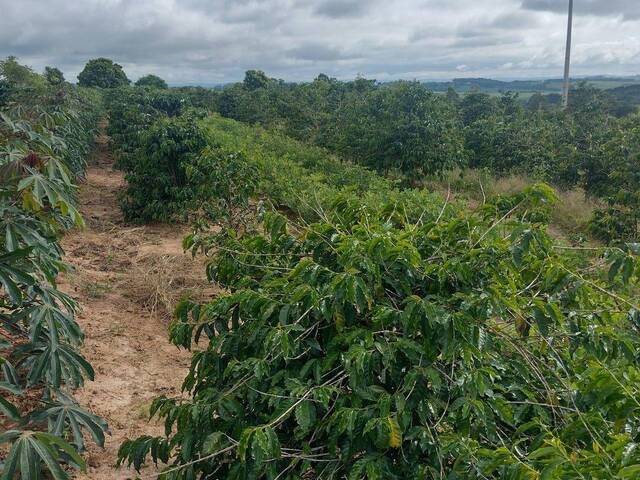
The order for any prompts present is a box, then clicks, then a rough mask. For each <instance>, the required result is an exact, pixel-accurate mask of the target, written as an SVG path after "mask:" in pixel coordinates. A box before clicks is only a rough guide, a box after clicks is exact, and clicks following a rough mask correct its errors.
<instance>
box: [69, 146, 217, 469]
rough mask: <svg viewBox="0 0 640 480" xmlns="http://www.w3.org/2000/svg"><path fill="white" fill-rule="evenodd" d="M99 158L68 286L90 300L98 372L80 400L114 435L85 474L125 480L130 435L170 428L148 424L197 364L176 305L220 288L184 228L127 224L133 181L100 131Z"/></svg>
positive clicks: (84, 319) (84, 317)
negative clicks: (170, 332) (192, 252)
mask: <svg viewBox="0 0 640 480" xmlns="http://www.w3.org/2000/svg"><path fill="white" fill-rule="evenodd" d="M91 163H92V164H91V165H90V167H89V169H88V171H87V180H86V183H84V184H83V185H82V186H81V192H80V203H81V212H82V214H83V216H84V219H85V221H86V223H87V228H86V229H85V230H82V231H76V232H72V233H70V234H68V235H67V236H66V237H65V238H64V241H63V247H64V249H65V251H66V260H67V261H68V262H69V263H70V264H71V265H73V267H74V271H73V272H72V273H68V274H66V275H65V276H64V278H62V280H61V287H62V289H63V290H65V291H67V292H68V293H71V294H72V295H73V296H74V297H75V298H76V299H77V300H78V302H79V304H80V306H81V311H80V313H79V315H78V321H79V323H80V325H81V326H82V328H83V330H84V332H85V335H86V341H85V345H84V347H83V354H84V355H85V356H86V358H87V359H88V360H89V361H90V362H91V364H92V365H93V367H94V369H95V371H96V379H95V381H94V382H88V383H87V384H86V386H85V387H84V388H82V389H80V390H78V391H77V392H76V396H77V399H78V401H79V402H80V403H81V404H82V405H84V406H86V407H88V408H89V409H90V410H91V411H92V412H94V413H96V414H98V415H101V416H102V417H104V418H105V419H106V420H107V421H108V422H109V427H110V429H111V433H112V434H111V436H108V437H107V441H106V445H105V449H104V450H101V449H99V448H98V447H96V446H92V447H90V448H89V452H88V453H87V455H86V458H87V460H88V464H89V469H88V472H87V474H86V475H78V476H77V477H76V478H77V479H78V480H80V479H82V480H88V479H90V480H124V479H127V478H131V477H132V476H134V474H133V472H131V471H127V470H126V469H121V470H114V464H115V461H116V454H117V451H118V448H119V446H120V444H121V442H122V441H123V440H124V439H125V438H132V437H136V436H139V435H143V434H145V435H161V434H162V432H163V428H162V426H161V425H159V424H158V423H156V422H153V423H149V422H148V421H147V415H148V409H149V405H150V403H151V401H152V400H153V399H154V398H155V397H157V396H159V395H162V394H165V395H169V396H171V395H173V396H175V395H180V385H181V382H182V380H183V378H184V376H185V373H186V371H187V368H188V365H189V360H190V354H189V353H188V352H184V351H179V350H178V349H177V348H176V347H174V346H172V345H171V344H170V343H169V341H168V339H167V325H168V322H169V319H170V314H169V313H168V312H169V311H170V310H171V309H172V308H173V305H174V304H175V302H176V301H177V300H178V299H179V298H180V297H181V296H182V295H184V294H185V293H193V294H197V295H204V294H210V293H211V292H207V291H206V288H207V286H206V283H205V279H204V266H203V264H202V261H201V260H192V259H191V257H190V256H189V255H184V254H183V253H182V248H181V241H182V238H183V236H184V233H185V231H184V230H183V229H182V228H179V227H176V226H169V225H161V226H130V225H126V224H124V222H123V220H122V217H121V214H120V209H119V208H118V204H117V195H118V192H119V191H120V190H121V189H122V188H123V186H124V179H123V175H122V173H121V172H118V171H115V170H113V169H112V163H113V162H112V157H111V154H110V152H109V150H108V139H107V138H106V137H104V136H102V137H100V138H99V142H98V146H97V149H96V154H95V155H94V159H93V161H92V162H91ZM153 471H154V470H153V469H151V468H150V469H148V473H152V472H153Z"/></svg>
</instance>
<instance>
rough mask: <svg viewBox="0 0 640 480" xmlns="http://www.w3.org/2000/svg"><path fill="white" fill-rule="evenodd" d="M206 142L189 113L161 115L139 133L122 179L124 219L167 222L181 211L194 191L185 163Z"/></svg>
mask: <svg viewBox="0 0 640 480" xmlns="http://www.w3.org/2000/svg"><path fill="white" fill-rule="evenodd" d="M206 145H207V140H206V137H205V135H204V132H203V131H202V129H201V128H200V127H198V125H197V124H196V122H195V119H194V118H192V117H190V116H184V117H178V118H173V119H164V118H161V119H159V120H158V121H157V122H155V123H154V124H153V125H152V126H151V127H150V128H149V130H148V131H146V132H144V133H143V134H142V136H141V140H140V146H139V147H138V148H137V149H136V151H135V152H134V154H133V157H132V160H131V164H130V165H129V168H130V169H129V171H128V173H127V174H126V176H125V178H126V180H127V189H126V191H125V194H124V196H123V197H122V199H121V202H120V206H121V207H122V211H123V213H124V216H125V219H127V220H135V221H142V222H148V221H167V220H171V219H173V218H175V216H176V215H179V214H180V213H186V212H185V211H184V210H185V208H186V206H187V204H188V203H189V201H190V200H192V199H193V197H194V192H193V191H192V190H191V189H190V188H188V187H189V182H188V177H187V164H188V163H190V162H191V161H192V160H193V159H194V158H195V157H196V156H198V155H199V154H200V152H201V151H202V149H203V148H204V147H205V146H206Z"/></svg>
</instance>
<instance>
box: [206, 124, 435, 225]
mask: <svg viewBox="0 0 640 480" xmlns="http://www.w3.org/2000/svg"><path fill="white" fill-rule="evenodd" d="M203 126H204V127H205V128H206V130H207V132H208V137H209V142H210V143H213V144H217V145H220V146H222V147H223V148H224V149H225V150H227V151H238V152H241V153H242V154H243V155H244V157H245V158H246V159H247V161H248V162H249V163H251V164H253V165H254V166H255V168H256V169H257V172H258V174H257V176H256V184H257V192H258V193H259V194H261V195H262V197H263V198H266V199H267V200H268V201H270V202H271V203H272V204H274V205H275V206H277V207H279V208H283V209H286V210H288V211H291V212H294V213H295V214H296V215H299V216H301V217H302V218H304V219H305V220H308V221H314V220H317V219H318V218H321V217H322V215H323V212H322V210H323V208H325V207H328V206H329V205H330V204H331V203H332V202H333V201H334V199H335V198H336V196H338V195H342V196H343V197H345V196H348V197H350V198H354V199H360V201H361V202H363V203H364V204H366V205H377V204H380V203H382V202H397V203H398V208H401V209H403V211H404V214H405V215H408V216H411V217H414V218H418V217H419V216H420V214H421V213H422V212H423V211H425V210H435V206H434V205H435V203H438V202H439V201H440V197H439V196H438V195H434V194H430V193H428V192H426V191H419V190H400V189H399V188H398V187H397V186H396V185H395V183H394V182H393V181H391V180H388V179H385V178H383V177H381V176H380V175H378V174H376V173H375V172H374V171H372V170H369V169H367V168H365V167H362V166H360V165H357V164H353V163H351V162H348V161H344V160H341V159H340V158H338V157H336V156H334V155H331V154H328V153H327V152H326V151H325V150H323V149H321V148H317V147H312V146H309V145H305V144H304V143H302V142H298V141H296V140H292V139H291V138H288V137H287V136H285V135H281V134H278V133H274V132H267V131H264V130H261V129H257V128H253V127H248V126H245V125H242V124H240V123H238V122H234V121H232V120H227V119H221V118H218V117H215V116H211V117H209V118H207V119H206V120H205V121H204V122H203Z"/></svg>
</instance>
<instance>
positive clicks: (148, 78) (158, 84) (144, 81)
mask: <svg viewBox="0 0 640 480" xmlns="http://www.w3.org/2000/svg"><path fill="white" fill-rule="evenodd" d="M135 85H136V87H149V88H159V89H167V88H169V87H168V86H167V82H165V81H164V80H163V79H162V78H160V77H158V76H157V75H151V74H150V75H145V76H143V77H140V78H139V79H138V80H137V81H136V83H135Z"/></svg>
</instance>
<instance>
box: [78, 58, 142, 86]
mask: <svg viewBox="0 0 640 480" xmlns="http://www.w3.org/2000/svg"><path fill="white" fill-rule="evenodd" d="M129 83H131V82H130V81H129V79H128V78H127V75H126V74H125V73H124V70H123V69H122V65H118V64H117V63H114V62H113V61H112V60H110V59H108V58H94V59H92V60H89V61H88V62H87V64H86V65H85V67H84V69H83V70H82V71H81V72H80V74H79V75H78V85H80V86H81V87H99V88H117V87H122V86H125V85H129Z"/></svg>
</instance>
